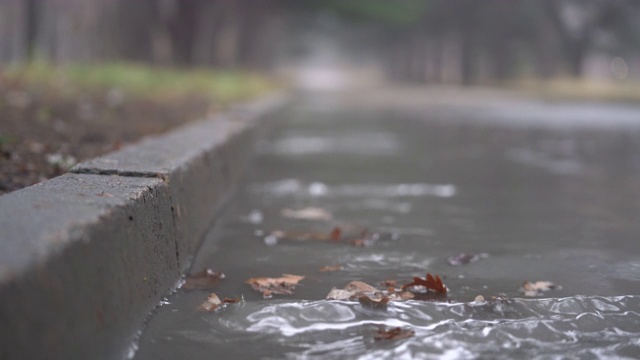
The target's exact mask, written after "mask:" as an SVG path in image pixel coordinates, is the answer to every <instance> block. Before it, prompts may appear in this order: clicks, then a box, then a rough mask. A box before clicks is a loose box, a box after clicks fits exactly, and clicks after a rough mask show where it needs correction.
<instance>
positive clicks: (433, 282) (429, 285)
mask: <svg viewBox="0 0 640 360" xmlns="http://www.w3.org/2000/svg"><path fill="white" fill-rule="evenodd" d="M414 286H424V287H425V288H426V289H427V291H429V290H433V291H435V292H437V293H440V294H446V293H447V287H446V286H445V285H444V284H443V283H442V279H440V276H438V275H436V276H435V277H434V276H433V275H431V274H429V273H427V276H426V278H424V279H422V278H419V277H417V276H416V277H414V278H413V281H412V282H410V283H408V284H404V285H402V290H405V289H407V288H411V287H414Z"/></svg>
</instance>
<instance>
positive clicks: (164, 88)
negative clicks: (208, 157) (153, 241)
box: [3, 62, 275, 103]
mask: <svg viewBox="0 0 640 360" xmlns="http://www.w3.org/2000/svg"><path fill="white" fill-rule="evenodd" d="M3 73H4V74H3V75H4V76H5V77H6V78H9V79H12V78H13V79H18V80H20V81H24V82H26V83H27V84H29V85H33V86H50V87H53V88H55V89H58V90H59V91H62V92H64V93H69V94H75V93H77V92H78V91H83V90H87V89H92V88H106V89H110V88H118V89H120V90H123V91H125V92H127V93H131V94H133V95H138V96H145V97H146V96H149V97H175V96H185V95H192V94H193V95H200V96H206V97H209V98H211V99H212V100H215V101H217V102H222V103H229V102H233V101H238V100H242V99H247V98H251V97H255V96H258V95H260V94H263V93H265V92H267V91H269V90H271V89H273V88H274V86H275V83H274V82H273V81H270V80H268V79H267V78H265V77H264V76H261V75H258V74H255V73H250V72H243V71H216V70H211V69H204V68H201V69H174V68H161V67H153V66H148V65H141V64H132V63H106V64H75V65H66V66H60V67H57V66H52V65H51V64H48V63H45V62H34V63H32V64H29V65H21V66H12V67H8V68H6V69H5V70H4V71H3Z"/></svg>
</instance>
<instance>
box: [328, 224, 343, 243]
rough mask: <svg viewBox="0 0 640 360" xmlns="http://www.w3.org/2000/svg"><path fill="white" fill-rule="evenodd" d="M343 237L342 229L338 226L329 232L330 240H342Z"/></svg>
mask: <svg viewBox="0 0 640 360" xmlns="http://www.w3.org/2000/svg"><path fill="white" fill-rule="evenodd" d="M341 238H342V229H340V228H339V227H337V226H336V227H335V228H333V230H331V234H329V240H331V241H340V239H341Z"/></svg>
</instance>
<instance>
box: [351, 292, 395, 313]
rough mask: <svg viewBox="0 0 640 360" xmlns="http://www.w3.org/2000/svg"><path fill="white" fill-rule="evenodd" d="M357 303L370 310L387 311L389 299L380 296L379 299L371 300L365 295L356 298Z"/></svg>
mask: <svg viewBox="0 0 640 360" xmlns="http://www.w3.org/2000/svg"><path fill="white" fill-rule="evenodd" d="M358 302H359V303H360V305H362V306H364V307H367V308H370V309H376V310H387V304H388V303H389V298H388V297H386V296H382V297H380V298H376V299H372V298H370V297H369V296H367V295H361V296H359V297H358Z"/></svg>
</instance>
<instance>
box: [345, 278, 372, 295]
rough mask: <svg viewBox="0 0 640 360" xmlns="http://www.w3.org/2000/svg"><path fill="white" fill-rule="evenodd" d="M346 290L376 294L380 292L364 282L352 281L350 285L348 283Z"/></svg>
mask: <svg viewBox="0 0 640 360" xmlns="http://www.w3.org/2000/svg"><path fill="white" fill-rule="evenodd" d="M344 289H345V290H347V291H354V292H376V291H378V289H376V288H374V287H373V286H371V285H369V284H367V283H365V282H362V281H357V280H355V281H352V282H350V283H348V284H347V285H346V286H345V287H344Z"/></svg>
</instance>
